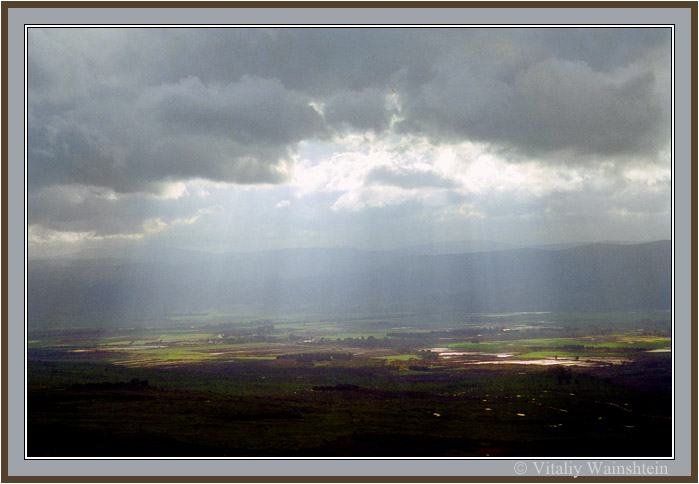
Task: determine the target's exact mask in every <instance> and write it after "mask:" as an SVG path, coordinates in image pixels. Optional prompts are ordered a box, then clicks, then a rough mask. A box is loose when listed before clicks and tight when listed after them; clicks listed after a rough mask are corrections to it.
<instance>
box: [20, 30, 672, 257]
mask: <svg viewBox="0 0 699 484" xmlns="http://www.w3.org/2000/svg"><path fill="white" fill-rule="evenodd" d="M670 48H671V45H670V31H669V30H668V29H662V28H637V29H626V28H592V29H573V28H508V29H493V28H438V29H422V28H411V29H406V28H361V29H322V28H318V29H316V28H305V29H290V28H271V29H270V28H259V29H258V28H249V29H241V28H120V29H101V28H30V29H29V31H28V47H27V86H28V112H27V116H28V119H27V125H28V139H27V157H28V158H27V177H28V188H29V201H28V206H29V214H28V218H29V225H30V227H33V230H34V233H35V234H40V233H42V234H46V233H49V232H50V231H54V232H57V233H60V232H65V233H81V234H91V236H94V237H111V236H119V235H123V236H126V235H129V234H141V235H144V234H147V233H154V232H155V231H156V230H150V232H148V230H146V228H149V227H150V228H151V229H155V228H158V227H160V228H162V227H170V226H174V225H177V221H180V222H181V223H180V225H181V226H182V227H184V226H186V225H188V224H187V223H184V221H193V222H191V224H192V225H197V226H199V225H201V224H202V223H204V222H203V221H204V219H205V218H206V217H202V216H201V213H202V212H200V211H201V210H207V207H209V206H211V205H212V200H211V199H209V198H207V194H210V193H215V196H214V197H213V198H216V200H215V201H214V203H213V204H214V205H217V206H221V207H224V208H225V210H224V211H223V213H229V211H231V210H233V211H234V210H241V211H244V210H250V211H253V212H262V213H267V212H266V210H267V208H265V209H264V210H262V209H260V207H259V206H257V205H256V202H254V201H253V198H252V193H253V192H254V193H256V194H257V196H258V197H262V195H261V194H265V195H264V197H262V198H264V200H265V204H266V205H265V207H267V206H269V209H270V210H271V211H270V212H269V214H276V212H279V211H280V208H282V209H283V210H281V211H284V212H285V213H286V214H287V215H286V216H287V217H292V216H293V217H302V216H303V217H305V215H303V214H308V213H313V214H315V215H314V217H315V220H316V222H315V225H314V224H311V223H307V222H308V220H309V218H304V222H303V223H300V222H299V223H298V224H297V225H299V226H301V225H303V226H304V229H303V230H305V231H306V233H307V234H316V235H318V234H319V233H320V232H319V231H323V230H330V227H332V230H335V231H336V232H338V233H339V232H342V230H341V227H340V226H339V225H338V224H340V223H341V222H339V220H340V219H341V218H342V215H341V213H342V212H343V210H348V211H349V212H356V211H358V210H362V209H363V208H367V209H369V208H370V209H372V210H375V209H377V208H384V209H388V207H394V208H396V209H399V207H401V206H403V207H404V208H405V210H406V216H407V214H409V213H410V210H412V212H413V213H414V214H415V215H414V216H413V223H417V224H419V223H423V222H424V220H427V219H430V220H444V221H445V223H446V221H448V220H451V222H449V223H455V222H454V221H453V217H452V215H454V214H461V215H462V216H465V217H495V216H504V215H503V213H505V214H509V215H511V216H513V217H517V216H524V215H526V214H529V216H531V213H532V212H531V210H539V209H541V210H545V207H548V209H549V212H548V213H549V215H548V217H549V218H550V217H552V215H551V211H553V212H555V213H559V212H560V213H563V214H565V213H567V214H576V213H583V212H582V210H583V209H584V207H588V208H589V207H593V206H594V207H598V208H599V210H603V211H604V212H605V213H610V214H612V215H610V217H613V214H617V216H629V214H636V215H634V216H636V217H641V218H642V216H643V215H644V214H647V215H649V216H650V214H653V216H654V217H658V216H659V215H658V214H662V213H666V212H667V211H668V210H669V170H670V168H669V167H670V160H669V152H670V148H669V146H670V107H671V106H670V67H671V65H670V62H671V59H670V53H671V51H670ZM566 173H567V174H566ZM658 173H660V175H658ZM647 177H655V178H654V180H655V181H654V182H652V183H646V181H647V180H646V178H647ZM658 177H659V178H658ZM605 179H606V180H608V181H609V183H611V186H612V188H611V190H612V192H611V193H612V194H613V197H612V198H609V193H608V194H607V195H603V194H602V193H601V192H600V190H598V188H599V186H600V184H604V183H603V181H604V180H605ZM547 183H548V184H549V185H551V186H550V187H549V188H547V187H546V185H547ZM591 186H593V188H594V189H590V187H591ZM168 190H170V191H171V192H172V190H175V191H177V190H180V191H186V192H187V196H171V197H163V196H162V194H163V193H164V192H167V191H168ZM234 190H242V191H249V190H253V192H249V193H248V195H250V197H248V196H247V195H246V196H245V197H242V198H240V199H237V198H236V200H239V202H240V203H242V205H240V206H237V207H233V206H230V200H232V199H233V198H235V197H232V196H231V193H232V191H234ZM270 190H271V191H272V192H270ZM274 190H277V192H274ZM195 192H196V193H195ZM183 193H184V192H183ZM246 193H247V192H246ZM270 193H272V194H270ZM556 194H559V195H560V196H559V195H556ZM604 196H607V199H606V200H607V202H605V203H610V202H609V200H612V199H613V201H614V206H605V205H604V203H603V201H604V200H605V199H604V198H603V197H604ZM488 197H490V198H488ZM552 197H553V198H552ZM534 201H535V202H534ZM318 204H321V205H318ZM415 204H417V206H419V207H423V208H424V209H425V210H428V211H430V210H432V212H429V214H428V215H425V214H422V215H420V216H421V217H423V219H422V221H423V222H420V220H418V219H417V218H415V217H418V215H417V214H416V213H417V212H419V211H416V209H415V207H416V205H415ZM459 204H462V205H463V207H467V208H463V207H462V208H463V210H462V209H460V208H459V207H461V205H459ZM508 206H509V207H510V209H509V210H508V209H507V207H508ZM515 206H518V207H519V208H516V209H515V208H514V207H515ZM536 207H538V208H536ZM275 210H276V212H275ZM421 210H422V209H421ZM460 210H461V211H460ZM503 211H504V212H503ZM542 213H544V212H542ZM464 214H466V215H464ZM498 214H499V215H498ZM509 215H508V216H509ZM218 216H219V217H221V214H220V213H219V214H218ZM276 216H277V215H273V217H276ZM270 217H272V215H270ZM324 217H334V219H333V220H335V222H328V221H327V220H325V218H324ZM270 220H271V219H270ZM273 220H280V219H276V218H274V219H273ZM406 220H407V218H406ZM654 220H655V219H654ZM346 222H347V223H350V222H349V219H347V220H346ZM254 223H263V222H261V221H260V219H257V220H253V219H251V220H250V224H254ZM407 223H408V222H406V224H407ZM610 223H611V222H610ZM149 224H150V225H149ZM292 225H293V224H292ZM458 225H459V224H458V222H456V226H458ZM656 225H657V224H656ZM425 227H426V226H425ZM210 228H211V230H212V231H214V232H215V227H214V226H213V225H212V227H210ZM268 228H269V230H266V229H260V233H263V234H264V233H274V232H275V229H273V227H271V225H270V227H268ZM42 230H43V232H41V231H42ZM367 230H369V229H367ZM424 230H425V231H426V232H425V233H427V231H431V230H434V227H433V226H430V227H429V228H425V229H424ZM663 230H664V229H663ZM47 231H49V232H47ZM452 231H453V230H450V233H451V232H452ZM610 232H613V231H612V230H610ZM656 232H657V233H660V232H661V231H656ZM51 233H52V232H51ZM250 233H252V232H250ZM226 234H227V232H226V231H225V230H221V231H220V233H219V235H220V236H222V237H225V236H226ZM210 236H211V237H215V235H210ZM37 237H38V236H37ZM418 238H419V237H418ZM321 239H322V240H326V239H323V237H321V238H320V239H318V240H321ZM37 240H39V238H37ZM41 240H46V237H44V238H43V239H41ZM303 240H304V239H303V237H301V236H300V235H299V239H298V242H297V243H298V244H299V245H303V244H304V241H303ZM308 240H310V239H308Z"/></svg>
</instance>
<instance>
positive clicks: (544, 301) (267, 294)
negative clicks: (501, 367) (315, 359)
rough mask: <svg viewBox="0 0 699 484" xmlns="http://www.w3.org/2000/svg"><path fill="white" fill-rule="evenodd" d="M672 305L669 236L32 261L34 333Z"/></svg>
mask: <svg viewBox="0 0 699 484" xmlns="http://www.w3.org/2000/svg"><path fill="white" fill-rule="evenodd" d="M670 306H671V243H670V241H659V242H652V243H647V244H638V245H614V244H591V245H584V246H579V247H573V248H567V249H559V250H553V249H548V250H547V249H540V248H539V249H513V250H501V251H492V252H475V253H464V254H447V255H413V254H406V253H404V252H401V251H395V252H371V251H361V250H356V249H289V250H281V251H269V252H259V253H250V254H232V255H231V254H224V255H212V254H194V255H193V254H181V256H178V257H149V258H132V259H121V258H120V259H105V258H101V259H73V260H66V259H63V260H32V261H30V262H29V265H28V311H27V312H28V318H29V324H30V327H33V328H39V327H57V326H64V325H75V324H78V325H80V324H92V323H108V322H137V321H142V320H148V319H152V318H161V317H168V316H173V315H178V314H189V313H201V312H217V313H227V312H230V313H238V314H248V315H250V314H256V315H260V316H287V315H300V314H327V315H336V316H341V315H347V314H377V315H378V314H385V313H393V312H408V313H413V314H436V313H439V314H466V313H471V312H486V311H487V312H502V311H606V310H624V311H626V310H666V309H669V308H670Z"/></svg>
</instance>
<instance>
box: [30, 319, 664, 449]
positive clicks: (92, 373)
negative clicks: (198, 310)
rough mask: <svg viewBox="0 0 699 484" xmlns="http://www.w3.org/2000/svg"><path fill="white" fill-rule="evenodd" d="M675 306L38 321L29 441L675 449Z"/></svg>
mask: <svg viewBox="0 0 699 484" xmlns="http://www.w3.org/2000/svg"><path fill="white" fill-rule="evenodd" d="M670 348H671V326H670V321H669V313H666V312H653V313H590V314H585V313H507V314H474V315H471V316H469V317H467V318H464V320H463V321H457V322H451V323H449V324H445V321H443V320H441V319H439V318H434V319H429V318H422V319H421V318H415V317H413V316H410V315H387V316H386V317H384V318H378V319H377V318H372V319H362V316H361V315H359V316H357V317H354V318H347V319H346V320H341V321H337V320H326V319H323V318H320V317H317V316H314V317H306V318H298V319H287V320H280V319H260V318H246V317H244V316H225V315H220V316H207V315H201V316H196V317H191V318H177V319H174V318H173V319H171V320H167V321H158V322H154V324H152V325H150V326H149V327H145V328H130V327H128V326H125V327H122V328H112V329H100V328H89V327H82V328H80V327H76V328H72V329H61V330H54V329H50V330H42V331H30V333H29V339H28V344H27V353H28V368H27V369H28V450H29V455H30V456H211V457H243V456H292V457H293V456H296V457H299V456H301V457H304V456H305V457H314V456H341V457H342V456H354V457H358V456H425V457H432V456H454V457H458V456H543V455H547V456H583V455H585V456H588V455H589V456H592V455H595V456H604V455H607V456H663V455H669V454H670V445H671V441H670V437H671V424H672V422H671V419H670V417H671V386H670V385H671V361H672V360H671V351H670Z"/></svg>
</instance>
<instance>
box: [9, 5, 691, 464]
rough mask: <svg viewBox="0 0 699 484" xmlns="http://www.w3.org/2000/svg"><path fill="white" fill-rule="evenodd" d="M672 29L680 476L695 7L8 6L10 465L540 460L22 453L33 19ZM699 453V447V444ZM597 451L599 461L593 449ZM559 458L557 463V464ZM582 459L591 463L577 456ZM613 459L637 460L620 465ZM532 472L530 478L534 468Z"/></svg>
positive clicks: (687, 351)
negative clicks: (28, 69) (29, 28)
mask: <svg viewBox="0 0 699 484" xmlns="http://www.w3.org/2000/svg"><path fill="white" fill-rule="evenodd" d="M573 23H574V24H590V25H592V24H594V25H631V24H635V25H647V26H654V25H665V26H666V25H670V24H674V25H675V30H674V32H675V160H674V161H675V166H674V172H673V181H674V236H673V245H674V258H675V268H674V269H675V274H674V277H675V279H674V286H675V287H674V349H675V351H674V382H675V385H674V391H675V420H674V427H675V458H674V460H644V461H641V460H638V461H636V462H637V463H638V464H641V463H644V462H645V463H647V464H651V465H654V464H662V465H667V467H668V469H669V474H670V475H673V476H688V475H690V471H691V469H690V466H691V458H692V451H693V449H692V447H691V443H692V442H691V434H690V432H691V429H690V427H689V426H688V425H686V424H685V422H688V421H690V415H691V411H692V409H691V406H690V397H691V385H690V382H691V378H692V367H691V333H690V331H691V324H692V318H691V316H692V315H691V299H692V293H691V288H692V280H691V264H690V257H691V251H692V247H691V222H692V219H691V215H692V206H691V162H692V160H691V145H690V141H691V135H692V131H691V127H692V125H691V121H692V120H691V106H690V94H691V89H692V86H691V79H690V73H691V50H690V48H691V37H690V35H691V15H690V10H689V8H686V9H677V8H675V9H672V8H602V9H596V8H589V9H588V8H582V9H581V8H531V9H529V8H509V9H506V8H497V9H488V8H479V9H477V10H471V9H468V8H445V9H438V8H433V9H403V8H395V9H394V8H391V9H384V8H380V9H374V8H369V9H345V8H342V9H322V8H314V9H308V8H303V9H301V8H299V9H296V8H268V9H254V8H245V9H235V8H230V9H229V8H210V9H209V8H195V9H187V8H184V9H183V8H179V9H178V8H124V9H114V8H94V9H90V8H65V9H64V8H9V9H8V33H7V34H8V66H9V68H8V86H7V87H8V90H9V96H8V97H9V99H8V106H7V109H8V113H9V116H8V117H9V121H10V122H9V123H8V126H7V128H8V140H7V141H8V150H9V157H8V159H7V160H6V162H7V163H8V180H7V185H8V193H7V196H8V220H7V224H8V225H7V240H8V245H7V250H8V256H9V257H8V266H7V268H6V270H7V271H8V279H9V284H8V287H7V288H6V290H7V295H8V298H7V304H8V307H7V309H8V320H7V321H5V324H7V325H8V341H7V345H8V354H7V358H8V370H9V376H8V381H7V385H8V400H9V402H8V408H7V412H8V415H9V419H8V420H9V425H8V429H7V432H8V437H9V446H8V447H9V448H8V462H7V469H6V470H7V474H8V475H9V476H11V477H12V476H503V477H515V476H516V474H515V472H514V470H513V465H514V464H515V462H517V461H524V462H526V463H528V464H529V465H530V467H531V461H532V459H526V458H523V459H516V458H512V459H505V460H502V459H430V460H412V459H408V460H396V459H343V460H341V459H311V460H307V459H300V460H297V459H240V460H239V459H234V460H233V459H229V460H218V459H216V460H208V459H207V460H184V459H172V460H164V459H138V460H137V459H132V460H117V459H109V460H104V459H102V460H100V459H67V460H57V459H30V460H26V459H25V458H24V449H25V446H24V430H25V428H24V394H25V393H24V392H25V385H24V384H25V382H24V346H25V323H24V290H25V289H24V288H25V286H24V271H25V266H24V256H25V254H24V249H25V246H24V237H25V231H26V226H25V219H24V217H25V214H24V207H25V193H24V187H25V177H24V162H23V160H24V144H23V139H24V122H23V120H24V26H25V24H27V25H34V24H42V25H45V24H50V25H56V26H59V25H78V24H81V25H82V24H98V25H107V24H153V25H155V24H169V25H175V24H177V25H182V24H184V25H193V24H202V25H204V24H217V25H223V24H232V25H252V24H278V25H289V24H304V25H309V26H310V25H318V26H321V25H334V24H357V25H359V24H371V25H417V24H419V25H425V24H444V25H473V24H508V25H512V26H526V25H543V24H546V25H566V26H567V25H571V24H573ZM695 450H696V449H694V451H695ZM594 455H595V452H594V449H590V456H594ZM548 460H553V459H548ZM568 460H569V461H570V462H574V463H577V464H582V463H584V462H585V460H584V459H576V460H573V459H568ZM615 463H616V464H618V465H624V464H629V463H630V461H627V460H616V461H615ZM530 475H531V474H530Z"/></svg>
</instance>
